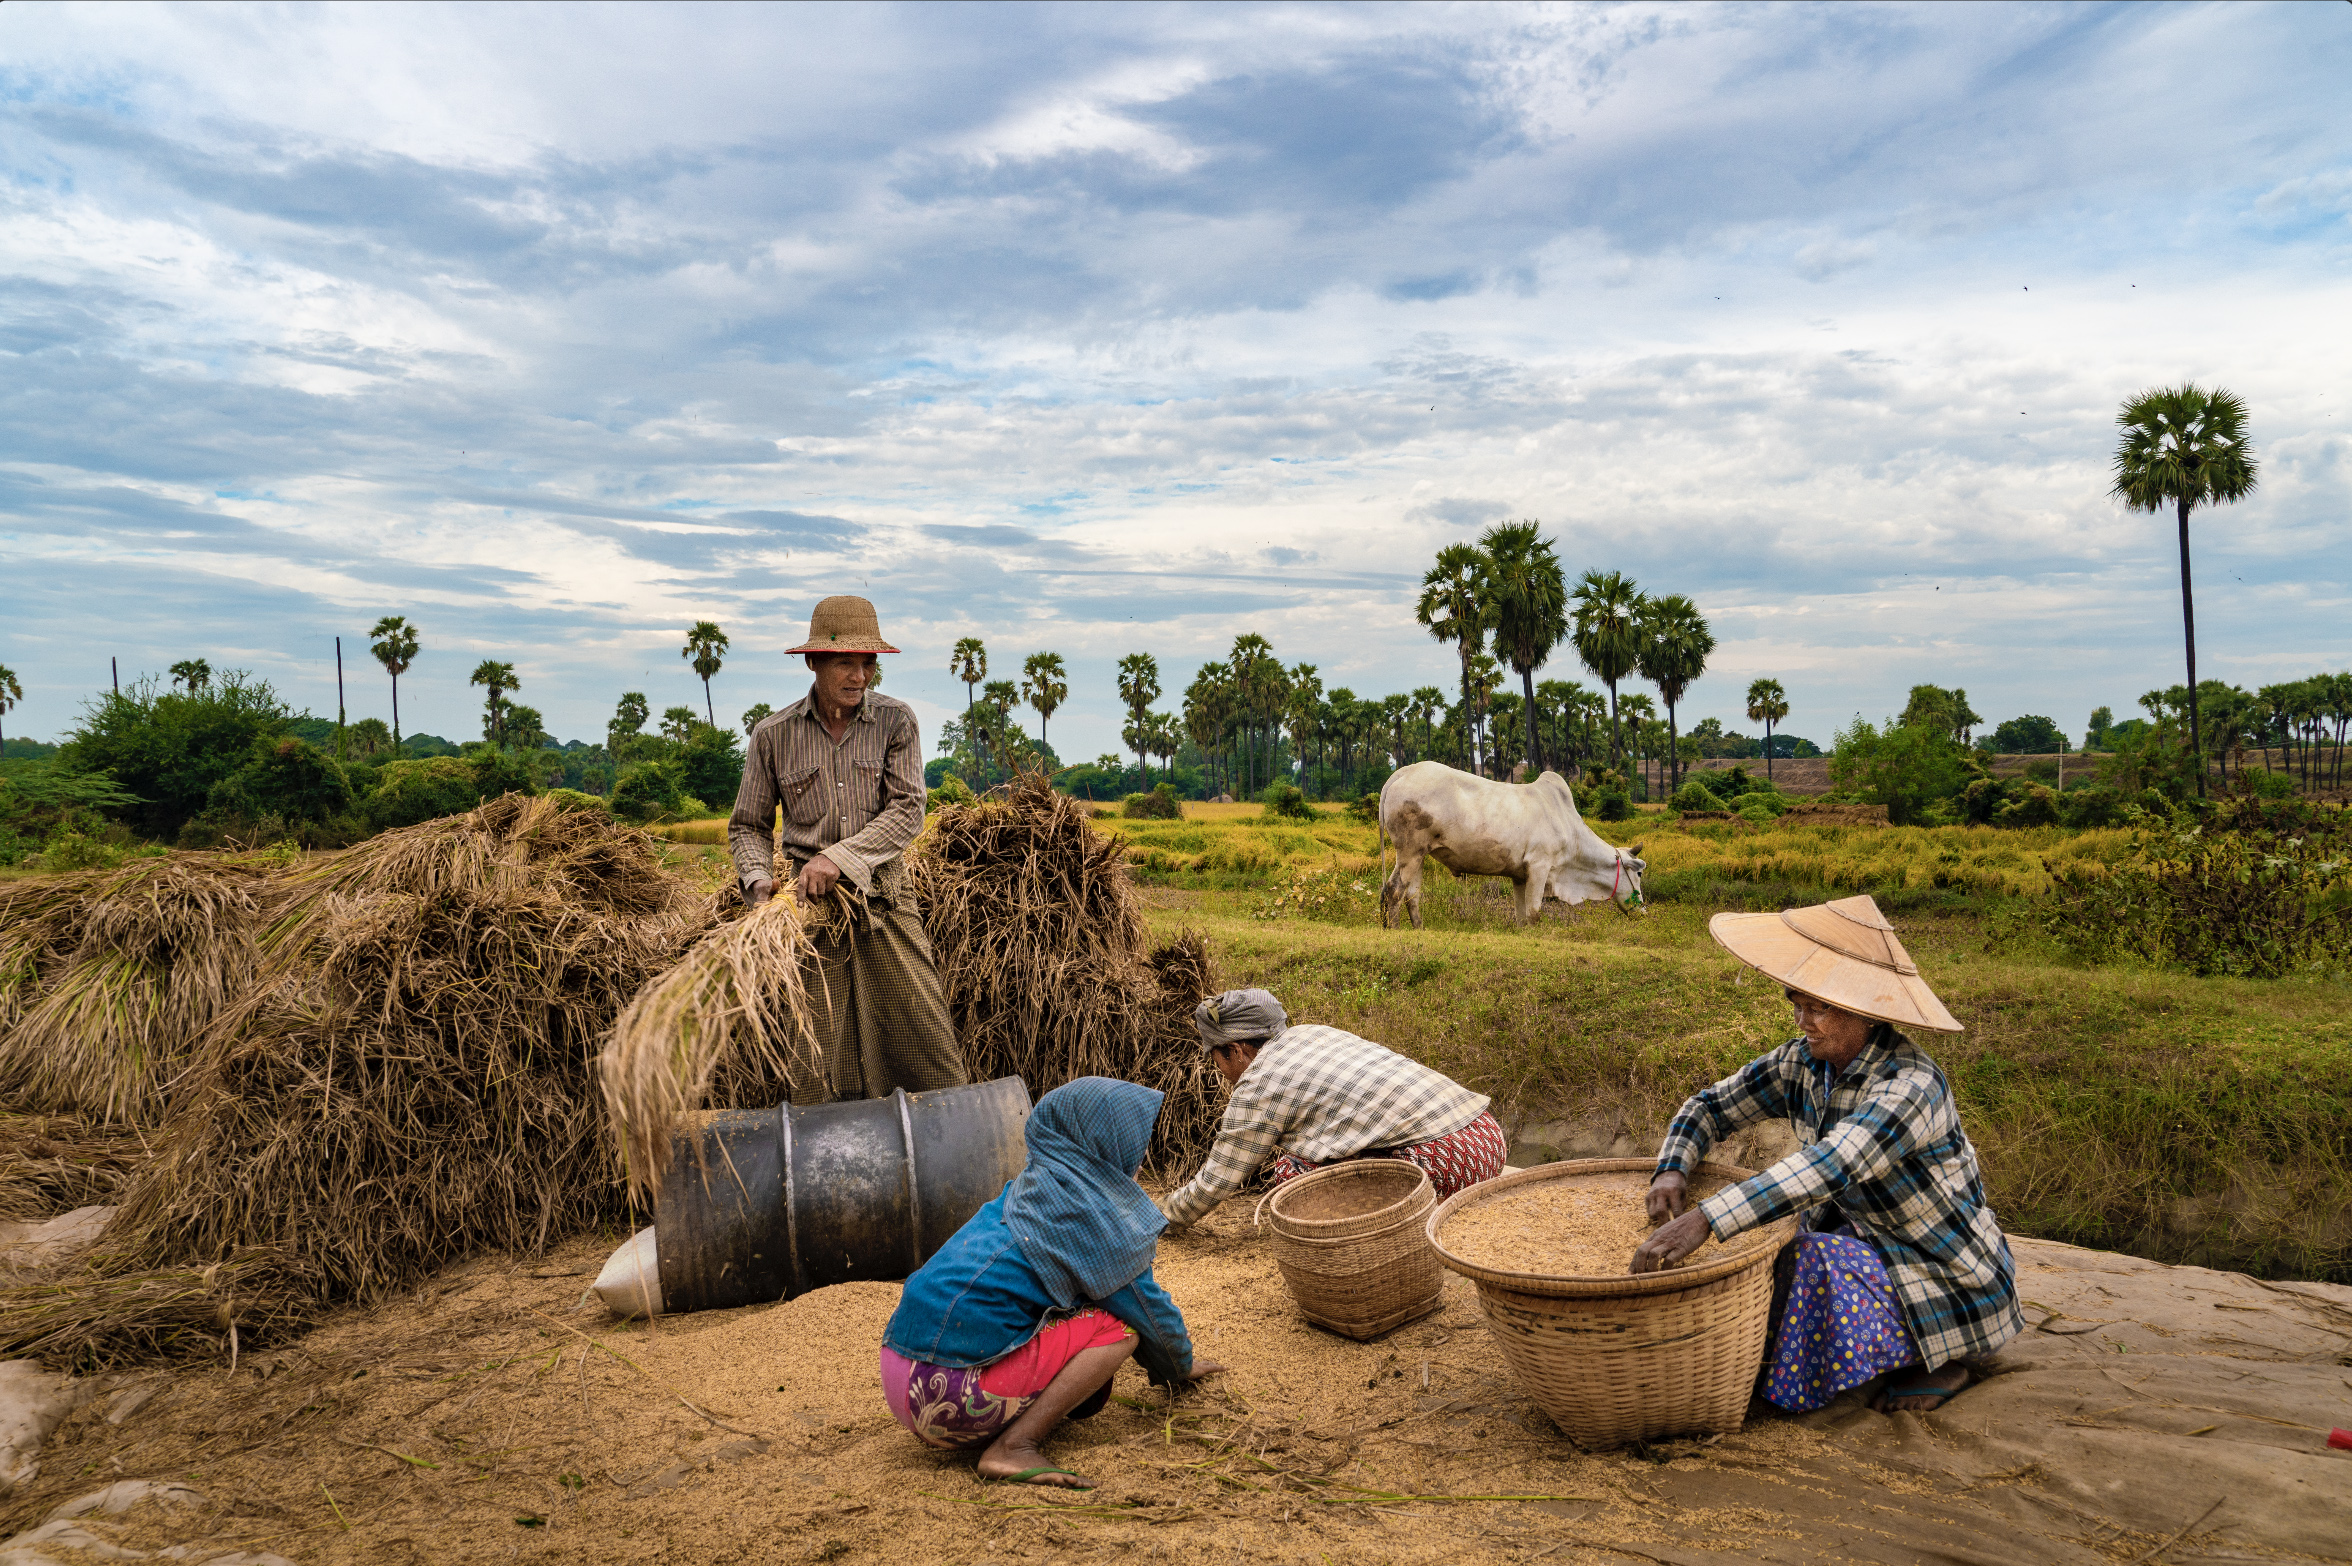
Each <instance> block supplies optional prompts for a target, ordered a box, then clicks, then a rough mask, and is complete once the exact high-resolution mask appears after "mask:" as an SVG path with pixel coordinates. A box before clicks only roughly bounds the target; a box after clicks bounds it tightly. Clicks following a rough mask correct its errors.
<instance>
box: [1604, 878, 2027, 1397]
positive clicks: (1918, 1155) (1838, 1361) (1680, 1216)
mask: <svg viewBox="0 0 2352 1566" xmlns="http://www.w3.org/2000/svg"><path fill="white" fill-rule="evenodd" d="M1707 930H1708V933H1709V934H1711V935H1713V936H1714V937H1715V939H1716V941H1717V942H1718V943H1720V944H1721V945H1722V946H1723V947H1724V949H1725V950H1727V951H1729V952H1730V953H1731V954H1732V955H1733V956H1734V957H1737V958H1738V959H1739V960H1740V961H1742V962H1744V963H1746V964H1747V965H1748V966H1749V967H1751V968H1754V969H1756V970H1757V971H1758V972H1760V973H1763V974H1766V975H1768V976H1769V977H1771V978H1774V979H1777V980H1779V981H1780V983H1781V984H1782V986H1783V987H1784V988H1785V989H1786V991H1787V994H1788V998H1789V1000H1790V1001H1791V1002H1793V1003H1794V1004H1795V1006H1796V1013H1797V1016H1796V1020H1797V1027H1798V1028H1799V1029H1800V1030H1801V1036H1800V1037H1798V1038H1793V1039H1791V1040H1789V1041H1788V1042H1787V1043H1786V1044H1783V1045H1782V1046H1781V1047H1780V1048H1778V1049H1776V1050H1774V1051H1773V1052H1772V1053H1771V1054H1769V1055H1765V1056H1763V1057H1762V1058H1760V1059H1757V1060H1753V1061H1750V1062H1749V1063H1748V1065H1747V1066H1746V1067H1745V1068H1744V1069H1742V1070H1741V1071H1740V1072H1739V1073H1738V1074H1737V1075H1736V1076H1731V1077H1726V1078H1725V1079H1724V1080H1722V1081H1721V1082H1718V1083H1716V1084H1715V1085H1714V1086H1713V1087H1709V1088H1704V1089H1701V1090H1700V1091H1699V1092H1697V1093H1694V1094H1692V1095H1691V1096H1690V1098H1689V1099H1688V1100H1686V1101H1685V1102H1684V1104H1683V1106H1682V1109H1681V1111H1680V1112H1679V1113H1678V1114H1676V1115H1675V1117H1674V1124H1673V1125H1672V1126H1671V1127H1670V1128H1669V1129H1668V1131H1667V1133H1666V1141H1665V1144H1664V1145H1663V1146H1662V1147H1660V1148H1659V1150H1658V1165H1657V1171H1656V1173H1655V1174H1654V1175H1653V1176H1652V1177H1651V1180H1650V1191H1649V1199H1648V1204H1649V1213H1650V1221H1651V1222H1652V1223H1656V1224H1660V1225H1662V1227H1660V1228H1659V1229H1657V1230H1656V1231H1655V1232H1654V1233H1652V1234H1651V1236H1650V1238H1649V1239H1648V1240H1647V1241H1646V1242H1645V1243H1644V1244H1643V1245H1642V1247H1641V1249H1639V1250H1637V1251H1636V1252H1634V1255H1633V1268H1632V1270H1633V1271H1635V1272H1653V1271H1656V1270H1657V1269H1658V1268H1660V1267H1670V1266H1672V1265H1674V1263H1676V1262H1678V1261H1680V1260H1681V1259H1682V1258H1683V1257H1685V1256H1687V1255H1689V1254H1690V1253H1691V1252H1692V1251H1694V1250H1696V1249H1698V1247H1699V1246H1700V1245H1701V1244H1703V1243H1705V1241H1706V1239H1707V1236H1708V1235H1709V1234H1710V1233H1712V1234H1714V1235H1715V1236H1716V1237H1718V1238H1721V1239H1729V1238H1730V1237H1731V1236H1733V1235H1735V1234H1738V1233H1741V1232H1742V1231H1743V1230H1748V1229H1754V1228H1758V1227H1760V1226H1762V1225H1764V1224H1768V1223H1771V1222H1773V1221H1774V1220H1775V1219H1778V1218H1782V1217H1785V1216H1787V1215H1788V1214H1790V1213H1795V1212H1802V1213H1803V1214H1804V1216H1803V1218H1802V1219H1801V1220H1800V1225H1801V1226H1800V1228H1799V1230H1798V1233H1797V1238H1796V1239H1795V1241H1794V1242H1792V1244H1791V1245H1790V1247H1789V1249H1788V1250H1787V1251H1785V1252H1783V1254H1782V1256H1781V1258H1780V1262H1779V1265H1778V1267H1777V1269H1776V1272H1775V1277H1774V1305H1773V1314H1774V1323H1773V1331H1772V1343H1771V1347H1770V1349H1769V1352H1768V1355H1767V1358H1766V1361H1765V1367H1764V1382H1763V1392H1764V1395H1765V1397H1767V1398H1768V1399H1770V1400H1771V1401H1772V1402H1774V1403H1776V1404H1778V1405H1779V1406H1780V1407H1782V1408H1785V1409H1789V1410H1791V1411H1793V1412H1803V1411H1806V1410H1809V1409H1815V1408H1820V1407H1822V1406H1823V1405H1825V1404H1827V1403H1828V1402H1830V1400H1831V1399H1833V1398H1835V1397H1836V1396H1837V1395H1838V1394H1839V1393H1841V1392H1844V1391H1846V1390H1848V1389H1850V1388H1853V1387H1858V1386H1861V1385H1863V1384H1864V1383H1865V1382H1868V1381H1871V1380H1874V1379H1876V1378H1877V1377H1879V1376H1881V1375H1885V1376H1888V1377H1889V1379H1888V1382H1887V1384H1886V1386H1885V1388H1884V1390H1883V1391H1882V1392H1881V1393H1880V1394H1879V1403H1880V1406H1881V1407H1883V1408H1884V1409H1886V1410H1887V1411H1888V1412H1889V1413H1904V1412H1915V1413H1926V1412H1929V1411H1930V1410H1932V1409H1934V1408H1936V1407H1938V1406H1939V1405H1940V1404H1942V1403H1943V1401H1944V1400H1945V1399H1946V1398H1949V1397H1951V1396H1953V1395H1954V1394H1955V1393H1957V1392H1959V1391H1960V1390H1961V1389H1962V1388H1963V1387H1965V1386H1967V1385H1968V1381H1969V1371H1968V1366H1967V1365H1966V1363H1965V1360H1966V1359H1968V1358H1969V1357H1971V1356H1976V1355H1985V1354H1990V1353H1992V1352H1993V1351H1994V1350H1995V1349H1998V1348H1999V1347H2000V1346H2001V1345H2002V1344H2004V1343H2006V1342H2008V1341H2009V1340H2010V1339H2011V1338H2013V1337H2015V1336H2016V1335H2017V1334H2018V1333H2019V1332H2020V1331H2022V1330H2023V1328H2024V1325H2025V1323H2024V1320H2023V1318H2022V1317H2021V1316H2020V1315H2019V1312H2018V1308H2017V1264H2016V1262H2015V1261H2014V1260H2013V1259H2012V1258H2011V1257H2010V1254H2009V1242H2008V1241H2007V1240H2006V1239H2005V1238H2003V1237H2002V1234H2001V1226H2000V1225H1999V1224H1998V1223H1997V1222H1995V1221H1994V1218H1993V1210H1992V1208H1990V1207H1989V1206H1987V1205H1986V1204H1985V1192H1984V1182H1983V1179H1982V1178H1981V1176H1980V1175H1979V1174H1978V1171H1977V1164H1976V1149H1975V1148H1974V1147H1973V1146H1971V1145H1970V1144H1969V1141H1968V1133H1967V1132H1966V1131H1964V1130H1962V1129H1961V1126H1960V1112H1959V1108H1958V1106H1957V1105H1956V1104H1955V1103H1954V1102H1953V1100H1952V1086H1951V1084H1950V1083H1949V1082H1947V1081H1945V1079H1944V1074H1943V1072H1942V1071H1941V1070H1940V1069H1939V1068H1938V1067H1937V1066H1936V1063H1935V1062H1934V1061H1932V1060H1930V1059H1928V1057H1927V1055H1926V1053H1925V1052H1923V1051H1922V1050H1921V1049H1920V1048H1919V1046H1918V1045H1916V1044H1913V1043H1912V1042H1911V1041H1910V1040H1909V1039H1908V1038H1906V1037H1904V1035H1903V1033H1902V1032H1901V1031H1900V1030H1901V1029H1902V1028H1905V1027H1910V1028H1926V1029H1932V1030H1933V1031H1935V1032H1939V1033H1957V1032H1959V1031H1960V1024H1959V1023H1958V1022H1956V1021H1954V1020H1953V1017H1952V1014H1951V1013H1950V1012H1949V1011H1946V1010H1945V1009H1944V1003H1943V1002H1942V1001H1940V1000H1938V999H1936V996H1935V992H1934V991H1933V990H1931V989H1929V988H1928V987H1927V982H1926V981H1925V980H1924V979H1922V978H1920V976H1919V965H1918V964H1917V963H1915V962H1913V961H1912V960H1911V957H1910V954H1909V953H1908V952H1906V951H1904V950H1903V943H1902V942H1901V941H1898V940H1897V939H1895V930H1894V926H1892V925H1890V924H1889V923H1887V921H1886V917H1885V916H1884V915H1883V914H1881V913H1880V912H1879V911H1878V904H1877V903H1875V902H1873V901H1872V900H1871V899H1869V898H1868V897H1847V898H1842V899H1840V900H1839V901H1837V902H1833V903H1824V904H1821V905H1819V906H1817V907H1812V908H1791V909H1789V910H1787V911H1786V912H1783V913H1777V914H1731V913H1725V914H1717V915H1716V916H1715V917H1714V918H1713V919H1711V920H1709V921H1708V924H1707ZM1766 1120H1786V1121H1788V1122H1789V1123H1790V1124H1791V1125H1792V1126H1793V1127H1794V1128H1795V1130H1796V1134H1797V1141H1798V1143H1799V1144H1800V1146H1799V1148H1798V1150H1797V1151H1796V1152H1794V1153H1791V1154H1790V1155H1789V1156H1788V1157H1786V1158H1784V1159H1782V1160H1781V1161H1780V1162H1778V1163H1776V1164H1774V1165H1773V1166H1772V1167H1771V1168H1769V1169H1767V1170H1765V1171H1764V1172H1763V1173H1762V1174H1759V1175H1755V1176H1753V1177H1752V1178H1750V1179H1747V1180H1743V1181H1741V1182H1740V1183H1739V1184H1737V1185H1727V1186H1725V1187H1724V1188H1723V1189H1722V1190H1720V1191H1717V1192H1715V1193H1714V1194H1713V1195H1712V1196H1709V1197H1707V1198H1706V1199H1705V1200H1704V1201H1702V1202H1700V1203H1699V1204H1698V1205H1697V1206H1695V1207H1692V1206H1691V1205H1690V1192H1689V1180H1690V1177H1691V1175H1692V1174H1694V1173H1695V1172H1696V1171H1697V1169H1698V1167H1699V1163H1700V1161H1701V1160H1702V1159H1703V1158H1704V1157H1705V1156H1706V1153H1707V1149H1708V1148H1710V1147H1712V1146H1714V1145H1715V1144H1716V1143H1718V1142H1721V1141H1722V1140H1723V1139H1724V1138H1725V1137H1727V1136H1730V1135H1731V1134H1732V1133H1733V1132H1735V1131H1737V1130H1739V1129H1740V1128H1741V1127H1743V1126H1749V1125H1754V1124H1757V1123H1759V1122H1761V1121H1766ZM1686 1209H1687V1210H1686Z"/></svg>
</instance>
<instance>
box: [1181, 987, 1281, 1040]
mask: <svg viewBox="0 0 2352 1566" xmlns="http://www.w3.org/2000/svg"><path fill="white" fill-rule="evenodd" d="M1192 1025H1193V1026H1194V1027H1195V1028H1198V1029H1199V1030H1200V1036H1201V1048H1203V1049H1214V1048H1216V1047H1217V1046H1218V1045H1219V1044H1230V1043H1232V1042H1233V1041H1234V1040H1235V1039H1270V1038H1272V1037H1273V1036H1274V1035H1275V1034H1277V1033H1280V1032H1281V1031H1282V1030H1283V1029H1284V1028H1287V1027H1289V1026H1290V1014H1289V1013H1287V1012H1285V1011H1284V1010H1283V1009H1282V1002H1280V1001H1278V1000H1276V999H1275V998H1274V997H1273V996H1272V995H1269V994H1268V993H1267V992H1266V991H1264V990H1227V991H1226V992H1225V993H1224V994H1222V995H1212V996H1210V997H1209V998H1208V999H1207V1000H1205V1001H1202V1002H1201V1003H1200V1004H1199V1005H1198V1006H1196V1007H1194V1008H1193V1012H1192Z"/></svg>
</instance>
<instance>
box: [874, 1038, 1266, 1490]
mask: <svg viewBox="0 0 2352 1566" xmlns="http://www.w3.org/2000/svg"><path fill="white" fill-rule="evenodd" d="M1160 1098H1161V1095H1160V1094H1158V1093H1156V1092H1154V1091H1153V1090H1152V1089H1150V1088H1147V1087H1141V1086H1138V1085H1137V1084H1135V1083H1133V1082H1119V1081H1115V1080H1113V1079H1111V1078H1109V1077H1080V1078H1079V1079H1078V1080H1076V1081H1074V1082H1069V1083H1065V1084H1063V1085H1062V1086H1061V1087H1058V1088H1055V1089H1054V1090H1053V1091H1052V1092H1050V1093H1048V1094H1046V1095H1045V1097H1043V1098H1041V1099H1039V1100H1038V1101H1037V1107H1036V1109H1035V1110H1034V1111H1032V1112H1031V1114H1030V1116H1029V1123H1028V1125H1027V1127H1026V1128H1025V1132H1024V1134H1025V1136H1026V1139H1027V1142H1028V1162H1027V1164H1026V1165H1025V1166H1024V1167H1023V1168H1022V1170H1021V1172H1020V1173H1019V1174H1017V1175H1015V1176H1014V1177H1013V1178H1012V1180H1011V1181H1010V1182H1009V1183H1008V1184H1007V1185H1006V1186H1005V1188H1004V1190H1003V1191H1002V1192H1001V1193H1000V1194H999V1195H998V1196H997V1198H996V1200H994V1201H992V1202H990V1203H989V1204H988V1205H987V1206H986V1207H983V1208H981V1209H980V1211H979V1212H977V1213H975V1214H973V1215H972V1219H971V1221H970V1222H969V1223H966V1224H965V1225H964V1226H963V1228H961V1229H959V1230H957V1231H956V1234H955V1238H953V1239H951V1240H949V1241H948V1242H947V1244H946V1245H944V1246H942V1247H941V1248H940V1250H939V1253H938V1254H937V1255H935V1256H933V1257H932V1258H931V1259H930V1260H929V1261H927V1262H925V1263H924V1264H923V1266H922V1268H921V1269H920V1270H919V1271H917V1272H916V1273H915V1275H914V1276H913V1277H911V1278H909V1279H907V1281H906V1288H905V1291H904V1292H903V1293H902V1294H901V1295H900V1297H899V1302H898V1309H897V1311H895V1312H894V1313H893V1314H892V1315H891V1318H890V1325H889V1326H888V1327H887V1328H886V1329H884V1332H883V1335H882V1392H883V1396H884V1397H885V1399H887V1400H888V1402H889V1404H890V1411H891V1412H892V1413H893V1414H895V1415H897V1416H898V1421H899V1423H900V1424H903V1425H905V1426H906V1427H907V1428H908V1429H909V1430H911V1431H913V1432H914V1433H915V1435H916V1436H917V1437H919V1438H920V1439H921V1440H923V1441H924V1442H925V1443H926V1444H928V1445H931V1446H937V1447H975V1446H979V1447H985V1448H986V1450H985V1451H983V1452H982V1453H981V1454H980V1477H982V1478H983V1479H1000V1480H1007V1481H1012V1482H1015V1483H1030V1484H1046V1485H1057V1486H1061V1487H1064V1488H1070V1489H1088V1488H1091V1485H1090V1483H1089V1481H1087V1480H1085V1479H1083V1478H1081V1477H1080V1476H1078V1475H1077V1474H1074V1473H1072V1472H1070V1471H1069V1470H1068V1469H1066V1468H1057V1467H1055V1466H1053V1465H1052V1464H1051V1463H1049V1462H1047V1461H1046V1459H1045V1452H1044V1441H1045V1438H1046V1436H1047V1435H1048V1434H1050V1433H1051V1432H1052V1431H1053V1429H1054V1427H1055V1426H1057V1425H1059V1424H1060V1423H1061V1422H1062V1421H1063V1420H1064V1419H1084V1418H1087V1417H1089V1416H1090V1415H1092V1414H1094V1413H1096V1412H1098V1411H1100V1410H1101V1408H1102V1406H1103V1405H1104V1404H1105V1403H1106V1402H1108V1401H1109V1399H1110V1392H1111V1377H1112V1376H1113V1375H1114V1374H1115V1373H1116V1372H1117V1371H1118V1369H1119V1366H1120V1365H1121V1364H1123V1363H1125V1362H1126V1360H1127V1359H1128V1358H1129V1356H1133V1357H1134V1358H1135V1359H1136V1361H1137V1362H1138V1363H1140V1364H1141V1365H1142V1366H1143V1368H1144V1371H1145V1373H1146V1374H1148V1375H1149V1376H1150V1378H1151V1380H1152V1381H1153V1383H1154V1384H1162V1383H1165V1384H1171V1385H1182V1384H1184V1383H1186V1382H1189V1381H1193V1380H1197V1379H1199V1378H1200V1377H1202V1376H1207V1375H1213V1374H1215V1373H1216V1372H1217V1371H1219V1370H1221V1369H1223V1368H1224V1367H1222V1366H1220V1365H1217V1364H1214V1363H1211V1362H1210V1361H1207V1360H1196V1359H1194V1358H1193V1357H1192V1339H1191V1337H1190V1336H1189V1335H1188V1334H1187V1333H1186V1332H1185V1330H1184V1317H1183V1314H1182V1313H1181V1312H1179V1311H1178V1310H1177V1309H1176V1302H1175V1301H1174V1300H1171V1299H1170V1298H1168V1294H1167V1291H1166V1290H1164V1289H1162V1288H1161V1287H1160V1286H1159V1284H1158V1283H1156V1282H1154V1281H1153V1279H1152V1275H1151V1264H1152V1255H1153V1253H1154V1252H1155V1251H1156V1250H1157V1249H1158V1246H1159V1237H1160V1231H1161V1230H1162V1229H1164V1228H1166V1227H1167V1222H1168V1221H1167V1219H1166V1218H1164V1217H1163V1216H1161V1213H1160V1210H1159V1208H1158V1207H1156V1206H1154V1205H1153V1203H1152V1199H1151V1198H1150V1197H1149V1196H1148V1195H1146V1194H1145V1193H1144V1189H1143V1187H1142V1186H1140V1185H1138V1184H1137V1183H1136V1180H1135V1176H1136V1173H1137V1171H1138V1170H1140V1169H1141V1168H1142V1166H1143V1155H1144V1152H1145V1150H1146V1149H1147V1148H1148V1147H1149V1146H1150V1144H1151V1133H1152V1126H1153V1124H1154V1123H1155V1122H1156V1121H1157V1120H1158V1119H1159V1115H1160Z"/></svg>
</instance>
